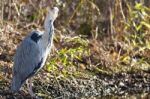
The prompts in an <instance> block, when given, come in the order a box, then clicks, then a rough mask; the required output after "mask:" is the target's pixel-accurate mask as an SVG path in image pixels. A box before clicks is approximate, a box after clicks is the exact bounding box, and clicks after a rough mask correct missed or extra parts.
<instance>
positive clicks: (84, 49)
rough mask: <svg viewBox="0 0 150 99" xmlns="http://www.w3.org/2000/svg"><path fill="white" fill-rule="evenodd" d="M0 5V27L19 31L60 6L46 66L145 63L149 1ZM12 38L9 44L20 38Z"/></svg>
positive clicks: (6, 1) (12, 1)
mask: <svg viewBox="0 0 150 99" xmlns="http://www.w3.org/2000/svg"><path fill="white" fill-rule="evenodd" d="M0 5H1V6H0V9H1V10H0V18H1V21H0V27H1V31H2V30H3V28H4V27H6V26H8V29H10V30H11V28H12V33H13V32H17V33H18V34H21V35H26V34H27V33H28V32H29V31H31V30H32V29H43V22H44V18H45V15H46V12H47V9H48V7H53V6H57V7H58V8H59V9H60V13H59V16H58V18H57V20H56V22H55V27H56V29H55V32H56V33H55V39H54V41H55V42H54V43H55V44H54V45H55V48H56V49H57V50H56V49H54V52H53V53H52V54H53V55H52V57H51V59H50V60H49V63H48V64H49V65H47V66H48V67H47V68H48V71H49V69H50V68H51V66H50V65H55V66H56V65H57V64H61V65H62V67H63V68H65V67H66V66H68V67H69V68H70V66H77V67H78V65H79V67H80V65H81V67H82V68H84V69H89V67H90V69H91V68H98V69H104V68H105V69H109V71H110V70H112V71H113V72H114V71H116V69H117V68H119V69H117V70H119V71H120V70H121V71H122V70H123V71H126V69H128V70H131V69H132V68H134V67H135V68H136V69H137V68H138V69H139V68H141V65H144V66H147V65H148V64H149V56H150V55H149V53H150V43H149V42H150V39H149V37H150V16H149V15H150V8H149V6H150V1H149V0H133V1H132V0H75V1H72V0H41V1H38V0H1V3H0ZM20 31H21V32H20ZM3 34H5V33H3ZM10 38H11V37H10ZM16 39H17V40H14V41H13V43H14V44H18V43H19V42H20V41H21V40H22V39H21V38H20V36H19V37H18V38H17V37H16ZM18 40H19V41H18ZM82 65H83V66H82ZM91 66H92V67H91ZM138 66H139V67H138ZM120 68H121V69H120ZM135 68H134V70H135ZM148 68H149V67H148ZM105 69H104V70H105Z"/></svg>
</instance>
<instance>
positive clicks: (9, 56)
mask: <svg viewBox="0 0 150 99" xmlns="http://www.w3.org/2000/svg"><path fill="white" fill-rule="evenodd" d="M6 28H7V27H6ZM9 28H10V27H9ZM6 30H7V29H6ZM6 30H2V31H5V32H4V33H5V34H1V33H2V32H1V33H0V35H3V36H1V38H0V49H1V50H0V67H1V68H0V98H7V99H13V98H14V99H15V98H30V96H29V95H28V92H27V88H26V86H24V87H23V88H22V91H20V92H19V93H18V94H12V93H11V92H10V90H9V89H10V79H11V67H12V60H13V55H14V51H15V48H16V44H18V42H19V41H20V40H21V39H22V37H23V36H22V35H21V34H19V33H14V32H13V33H12V31H6ZM9 30H10V29H9ZM84 73H85V74H86V73H88V74H89V75H88V76H87V77H80V76H78V77H76V76H74V75H70V76H68V77H65V76H63V75H57V76H56V78H57V81H58V82H57V81H56V80H55V77H54V74H53V73H49V72H46V71H45V70H42V71H41V72H40V73H39V74H38V75H36V77H34V79H33V83H34V87H33V88H34V92H36V94H37V95H38V96H39V97H42V98H59V99H61V98H62V99H63V98H79V97H80V98H81V97H83V98H89V97H91V98H92V97H104V98H115V97H116V98H117V97H122V98H126V97H138V98H149V94H148V93H149V92H150V75H149V73H145V72H132V73H114V74H111V75H109V74H105V73H101V72H98V73H96V74H94V75H93V74H92V71H91V70H88V69H85V70H84V71H83V74H84ZM142 93H143V94H142Z"/></svg>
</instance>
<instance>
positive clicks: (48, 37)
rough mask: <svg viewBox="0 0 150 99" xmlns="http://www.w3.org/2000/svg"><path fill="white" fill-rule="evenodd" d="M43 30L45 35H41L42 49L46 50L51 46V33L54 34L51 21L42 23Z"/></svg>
mask: <svg viewBox="0 0 150 99" xmlns="http://www.w3.org/2000/svg"><path fill="white" fill-rule="evenodd" d="M44 28H45V33H44V34H43V39H42V43H43V47H44V48H47V47H49V46H51V43H52V39H53V32H54V26H53V21H51V20H47V19H46V20H45V23H44Z"/></svg>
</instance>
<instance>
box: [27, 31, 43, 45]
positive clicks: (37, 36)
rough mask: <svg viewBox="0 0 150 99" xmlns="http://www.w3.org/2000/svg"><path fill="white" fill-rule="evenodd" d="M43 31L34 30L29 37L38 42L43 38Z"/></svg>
mask: <svg viewBox="0 0 150 99" xmlns="http://www.w3.org/2000/svg"><path fill="white" fill-rule="evenodd" d="M43 33H44V32H42V31H35V30H34V31H32V32H31V33H30V34H29V38H30V39H31V40H33V41H34V42H36V43H37V42H38V41H39V40H40V39H41V38H42V35H43Z"/></svg>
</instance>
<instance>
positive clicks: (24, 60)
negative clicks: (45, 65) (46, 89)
mask: <svg viewBox="0 0 150 99" xmlns="http://www.w3.org/2000/svg"><path fill="white" fill-rule="evenodd" d="M41 64H42V55H41V50H40V47H39V45H38V44H37V43H35V42H34V41H32V40H31V39H30V38H29V37H27V38H25V39H24V40H23V41H22V43H21V44H20V46H19V47H18V48H17V51H16V55H15V59H14V66H13V80H12V85H11V86H12V88H11V89H12V90H13V91H17V90H19V88H20V87H21V85H22V83H23V82H24V81H25V80H26V79H27V78H28V77H29V76H31V75H32V74H33V73H35V69H37V68H39V65H41Z"/></svg>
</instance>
